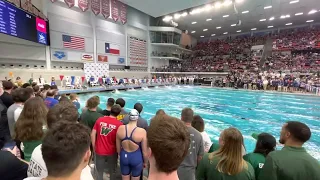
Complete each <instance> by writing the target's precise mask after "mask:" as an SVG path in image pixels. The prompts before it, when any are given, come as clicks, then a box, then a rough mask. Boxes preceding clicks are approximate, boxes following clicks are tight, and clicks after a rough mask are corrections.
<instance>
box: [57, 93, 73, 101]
mask: <svg viewBox="0 0 320 180" xmlns="http://www.w3.org/2000/svg"><path fill="white" fill-rule="evenodd" d="M64 101H67V102H71V101H70V99H69V98H68V97H67V96H66V95H65V94H62V95H61V96H60V99H59V102H64Z"/></svg>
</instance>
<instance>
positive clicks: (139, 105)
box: [133, 103, 143, 114]
mask: <svg viewBox="0 0 320 180" xmlns="http://www.w3.org/2000/svg"><path fill="white" fill-rule="evenodd" d="M133 109H135V110H137V111H138V112H139V114H140V113H141V112H142V110H143V106H142V104H140V103H136V104H135V105H134V106H133Z"/></svg>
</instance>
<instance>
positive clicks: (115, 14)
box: [111, 0, 119, 21]
mask: <svg viewBox="0 0 320 180" xmlns="http://www.w3.org/2000/svg"><path fill="white" fill-rule="evenodd" d="M111 16H112V19H113V20H114V21H118V19H119V8H118V0H111Z"/></svg>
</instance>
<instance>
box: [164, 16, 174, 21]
mask: <svg viewBox="0 0 320 180" xmlns="http://www.w3.org/2000/svg"><path fill="white" fill-rule="evenodd" d="M162 20H163V21H164V22H169V21H170V20H172V16H166V17H164V18H163V19H162Z"/></svg>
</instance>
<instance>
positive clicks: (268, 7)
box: [264, 6, 272, 9]
mask: <svg viewBox="0 0 320 180" xmlns="http://www.w3.org/2000/svg"><path fill="white" fill-rule="evenodd" d="M270 8H272V6H266V7H264V9H270Z"/></svg>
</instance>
